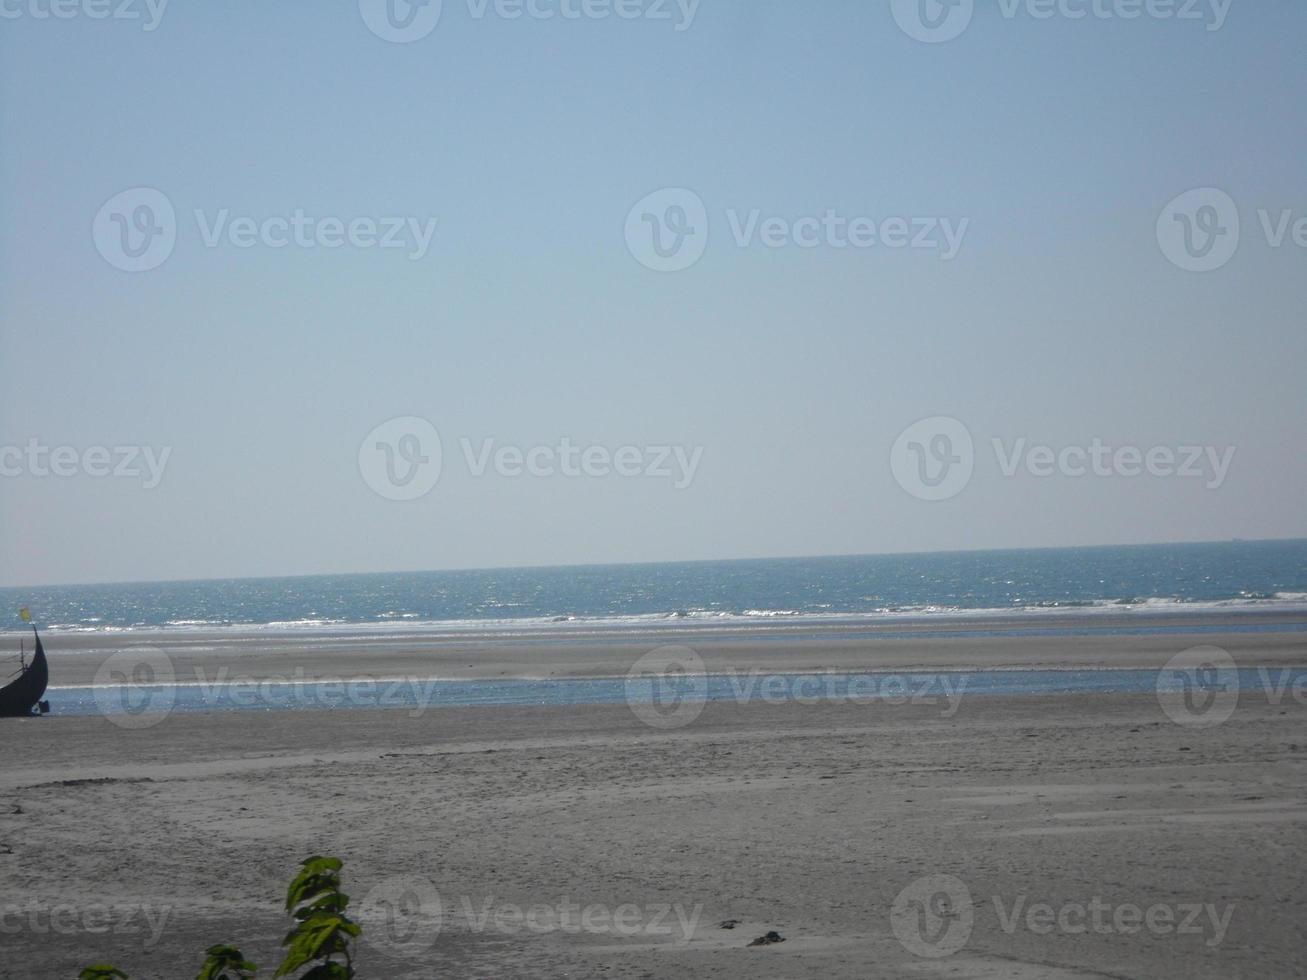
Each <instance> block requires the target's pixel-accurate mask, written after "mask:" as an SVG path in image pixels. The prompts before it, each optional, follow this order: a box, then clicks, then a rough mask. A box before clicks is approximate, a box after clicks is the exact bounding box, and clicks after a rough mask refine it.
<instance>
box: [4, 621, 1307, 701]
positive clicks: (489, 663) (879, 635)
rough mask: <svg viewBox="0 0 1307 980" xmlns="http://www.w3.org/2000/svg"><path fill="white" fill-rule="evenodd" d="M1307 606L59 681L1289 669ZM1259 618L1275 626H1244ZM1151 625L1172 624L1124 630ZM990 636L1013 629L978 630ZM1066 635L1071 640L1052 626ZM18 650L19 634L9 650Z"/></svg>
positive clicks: (518, 642)
mask: <svg viewBox="0 0 1307 980" xmlns="http://www.w3.org/2000/svg"><path fill="white" fill-rule="evenodd" d="M1304 622H1307V616H1304V615H1303V614H1289V613H1274V614H1260V615H1257V616H1255V617H1254V616H1248V615H1243V616H1228V617H1227V616H1212V615H1205V616H1200V617H1180V616H1148V617H1139V616H1119V617H1115V616H1113V617H1109V616H1106V615H1098V616H1090V617H1080V616H1061V615H1059V616H1049V617H1038V618H1036V617H1024V618H1021V619H1014V620H1002V619H987V620H983V621H979V622H978V621H975V620H972V621H950V620H941V621H938V622H923V621H921V620H917V621H914V622H912V623H887V624H880V625H872V626H868V625H839V624H831V625H828V626H822V627H820V628H817V627H814V626H812V625H811V624H803V625H794V626H791V625H787V624H784V623H776V624H768V625H766V626H757V627H720V626H712V627H669V628H664V629H657V630H650V631H646V632H644V633H641V634H632V633H613V632H611V631H602V630H585V629H575V628H570V627H567V626H560V628H558V629H548V630H544V631H536V632H533V633H530V634H529V635H514V634H509V633H500V634H495V633H488V634H478V635H477V636H476V637H469V636H468V635H467V633H466V632H463V633H449V632H440V631H435V630H401V631H394V632H384V631H367V632H365V633H362V634H360V633H358V632H354V633H350V632H348V631H342V632H336V633H333V632H329V631H328V632H305V633H302V634H296V633H294V632H286V631H283V632H276V633H272V632H262V631H249V632H241V631H233V630H208V631H189V630H186V631H182V630H176V631H158V630H155V631H151V630H140V631H132V632H124V633H115V634H108V635H105V634H52V635H49V636H47V637H46V648H47V650H48V652H49V653H50V655H51V658H52V659H51V684H54V685H58V686H84V685H87V684H91V683H93V682H95V681H96V673H97V671H98V670H99V669H100V667H101V665H102V664H104V662H105V661H106V659H107V658H108V657H110V656H111V655H113V654H114V653H117V652H120V651H124V650H151V651H156V650H157V651H162V652H163V653H165V654H166V655H167V657H168V659H169V661H170V662H171V664H172V665H173V668H174V671H175V674H176V678H177V680H179V681H196V680H204V681H209V682H212V681H213V679H214V678H215V677H216V676H217V674H218V672H219V671H221V670H223V669H224V668H225V670H226V676H232V677H241V678H252V679H255V680H262V679H265V678H286V677H292V676H297V674H298V673H302V674H303V675H304V676H307V677H308V678H324V677H330V678H338V677H339V678H358V677H377V678H380V677H386V678H390V677H412V678H436V677H438V678H442V679H450V680H480V679H495V678H504V677H534V678H540V677H611V676H621V675H623V674H625V673H626V672H627V671H628V670H629V669H630V668H631V666H632V664H634V663H635V661H636V660H637V659H638V658H639V657H641V656H642V655H644V654H647V653H649V652H650V651H651V650H654V649H656V648H658V647H659V646H663V645H676V646H688V647H690V648H691V649H692V650H694V651H695V652H696V653H697V654H698V655H699V656H700V657H702V659H703V662H704V666H705V669H707V670H708V671H711V672H725V671H732V670H734V671H748V670H760V671H792V672H816V671H823V670H830V671H835V670H839V671H856V670H903V669H909V668H911V669H923V670H932V669H941V670H943V669H950V668H956V669H968V668H974V669H982V668H994V667H1022V668H1032V669H1033V668H1058V667H1115V668H1152V669H1156V668H1158V667H1161V666H1162V665H1163V664H1164V663H1165V662H1166V661H1167V660H1168V659H1169V658H1170V657H1171V656H1173V655H1174V654H1175V653H1176V652H1177V651H1179V650H1183V649H1185V648H1186V647H1189V646H1197V645H1202V644H1215V645H1217V646H1220V647H1222V648H1224V649H1226V650H1228V651H1229V652H1230V654H1231V656H1233V657H1234V658H1235V660H1236V661H1237V662H1238V663H1239V664H1240V665H1248V666H1259V665H1284V664H1291V663H1297V662H1301V660H1302V659H1303V657H1304V655H1305V654H1307V633H1305V632H1294V631H1293V627H1294V626H1299V627H1300V626H1301V624H1303V623H1304ZM1250 623H1255V624H1256V625H1257V626H1258V627H1259V629H1260V630H1263V631H1264V632H1231V631H1230V628H1231V627H1232V626H1235V625H1245V626H1246V625H1248V624H1250ZM1140 625H1143V626H1147V627H1148V628H1150V629H1153V630H1165V632H1160V633H1153V634H1149V635H1139V634H1134V635H1129V634H1127V635H1116V633H1117V631H1120V630H1123V629H1130V628H1134V627H1137V626H1140ZM979 631H985V632H988V633H991V634H992V633H993V632H994V631H1003V632H1004V635H979ZM1049 631H1057V633H1058V634H1060V635H1048V634H1049ZM14 645H16V640H15V641H13V642H10V643H9V646H14Z"/></svg>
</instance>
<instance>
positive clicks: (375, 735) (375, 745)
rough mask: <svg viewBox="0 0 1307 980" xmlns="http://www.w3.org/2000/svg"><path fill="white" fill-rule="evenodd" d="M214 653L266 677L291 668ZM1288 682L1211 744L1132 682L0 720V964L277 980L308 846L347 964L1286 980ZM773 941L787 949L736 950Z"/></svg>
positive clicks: (992, 660)
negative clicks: (949, 696) (229, 956)
mask: <svg viewBox="0 0 1307 980" xmlns="http://www.w3.org/2000/svg"><path fill="white" fill-rule="evenodd" d="M1193 639H1194V637H1193V636H1185V635H1179V636H1168V637H1164V638H1159V637H1116V638H1111V640H1110V641H1106V642H1105V641H1104V640H1103V639H1102V638H1098V639H1082V640H1079V641H1076V640H1072V639H1065V638H1063V639H1061V640H1058V641H1056V642H1049V641H1048V640H1046V639H1043V638H1035V637H1029V638H1024V639H1023V640H1021V641H1020V642H1013V641H1012V640H1011V639H1006V640H1004V641H1003V642H1001V643H997V644H996V645H994V646H990V645H987V644H977V642H976V641H975V640H974V639H957V640H940V639H934V640H925V639H922V640H910V641H902V642H901V644H900V642H899V641H893V642H889V641H887V642H886V643H885V644H883V645H877V644H871V645H870V646H869V645H868V644H867V643H866V642H865V641H864V642H862V647H861V650H860V652H859V650H858V649H857V643H858V642H859V641H849V643H850V647H849V649H847V650H846V649H843V648H841V647H840V646H839V645H837V644H835V643H834V641H830V640H816V639H814V640H810V641H808V642H810V643H812V644H827V645H826V646H821V647H820V648H819V650H820V653H819V655H817V654H815V653H814V650H815V649H818V648H816V647H803V646H800V647H797V648H793V647H792V646H791V644H789V643H785V644H777V643H774V642H770V641H767V642H763V641H761V640H759V639H758V638H757V637H755V638H753V639H752V640H751V639H750V638H748V637H745V638H740V637H734V638H722V639H721V640H720V641H719V645H713V644H708V645H707V646H706V647H704V648H703V649H702V650H701V652H702V654H703V656H704V658H705V662H707V663H710V664H712V665H713V666H723V665H728V664H729V665H737V666H750V667H762V668H765V669H773V670H779V669H782V668H783V667H785V666H787V665H788V666H794V665H796V664H802V665H803V667H804V669H812V668H813V666H814V664H813V658H814V656H816V659H817V660H819V661H820V662H821V663H822V664H823V665H826V666H830V667H836V666H840V667H853V666H857V667H864V668H866V667H884V668H887V667H891V666H893V665H897V664H900V663H908V662H910V663H911V664H912V665H914V666H918V667H920V666H923V665H937V666H942V665H949V666H968V665H979V664H985V665H997V664H1007V665H1013V664H1020V665H1027V664H1034V663H1042V664H1048V663H1056V664H1063V665H1068V664H1073V663H1081V664H1094V663H1100V662H1110V663H1112V664H1114V665H1118V666H1119V665H1124V664H1139V665H1154V666H1156V665H1157V664H1158V663H1160V662H1161V661H1163V660H1165V659H1166V657H1167V656H1169V655H1170V654H1173V653H1175V652H1177V651H1179V650H1181V649H1184V648H1185V647H1186V646H1188V645H1191V641H1192V640H1193ZM1202 640H1203V642H1209V643H1210V642H1216V641H1220V642H1222V643H1223V644H1225V645H1226V647H1227V649H1229V650H1230V652H1231V654H1232V655H1233V656H1235V658H1236V659H1237V661H1238V662H1239V663H1240V664H1243V665H1253V664H1265V665H1272V664H1284V663H1302V662H1303V653H1304V652H1307V645H1305V644H1304V643H1303V641H1302V638H1301V635H1298V636H1294V635H1292V634H1282V635H1280V634H1257V635H1246V634H1245V635H1218V636H1216V637H1213V636H1211V635H1207V634H1204V635H1203V636H1202ZM750 643H753V645H752V646H750ZM53 645H54V644H52V646H53ZM700 646H703V645H700ZM636 648H638V644H637V645H636ZM648 648H649V647H648V644H646V645H645V646H644V647H643V649H645V650H647V649H648ZM696 648H697V649H698V648H699V647H696ZM604 650H606V652H603V651H604ZM480 652H481V654H482V659H481V660H480V661H479V663H478V667H479V669H480V670H482V671H490V672H492V673H493V672H504V671H507V672H512V673H517V672H519V671H526V672H527V673H534V672H535V671H537V670H539V669H541V664H542V663H543V662H546V661H547V663H548V665H549V666H548V668H547V669H548V670H549V671H551V672H552V671H559V672H561V671H569V670H579V669H584V670H587V671H591V672H594V673H614V672H620V670H621V669H622V667H623V664H624V663H625V662H626V660H627V656H628V653H630V652H632V651H627V650H626V649H625V647H622V648H621V649H620V650H615V649H613V648H611V647H608V648H602V649H601V650H597V649H596V648H594V647H593V646H592V645H585V646H584V647H580V646H578V647H567V646H565V645H564V646H561V647H559V646H550V647H549V648H548V649H540V648H538V647H537V648H536V649H535V650H534V652H532V651H531V650H528V649H525V648H523V649H513V650H511V651H510V652H509V653H508V654H506V655H505V656H503V657H502V658H501V659H498V660H494V659H493V658H491V657H489V656H488V655H487V654H486V651H485V650H481V651H480ZM176 655H177V656H178V657H179V659H180V661H181V662H183V663H189V661H187V660H186V659H185V658H186V656H188V655H187V654H184V653H177V654H176ZM190 655H193V656H196V657H199V656H200V655H201V654H199V653H198V652H195V653H193V654H190ZM97 656H98V655H91V654H88V655H86V656H85V657H84V658H83V657H77V656H72V657H68V658H66V659H65V660H60V661H56V663H58V665H59V669H60V670H65V669H67V664H69V663H76V662H78V661H80V660H83V659H84V660H85V661H86V666H87V669H91V667H92V665H93V664H94V662H95V660H96V658H97ZM210 656H211V655H210ZM295 656H296V657H298V658H299V660H302V661H303V663H304V664H306V665H307V666H309V667H311V668H312V669H313V670H322V671H324V672H327V673H338V674H339V673H342V672H343V671H345V670H346V669H347V668H346V665H347V664H348V663H349V662H350V659H349V658H348V657H347V656H345V655H344V654H343V653H341V652H332V651H327V652H321V653H317V654H314V653H311V652H310V651H308V650H304V651H302V652H300V653H298V654H296V655H295ZM409 658H416V659H409ZM355 659H357V658H355ZM459 659H460V655H459V654H456V653H454V652H452V651H441V652H440V653H439V654H437V653H435V652H433V651H429V650H428V651H417V652H413V653H403V654H398V655H396V656H395V657H393V658H392V657H390V656H378V657H376V658H374V660H372V661H369V667H370V668H371V669H374V670H375V671H376V672H377V673H379V674H380V673H404V672H405V671H407V670H409V669H416V665H418V664H420V665H421V668H422V669H431V670H437V671H438V672H440V673H442V674H443V673H444V672H445V671H446V670H452V669H454V668H453V665H454V664H455V663H456V662H457V661H458V660H459ZM487 661H492V662H487ZM232 662H233V663H234V664H236V665H239V667H240V669H241V670H242V671H246V672H253V671H255V670H261V669H265V668H266V669H271V668H272V667H274V666H275V667H276V668H277V669H278V670H279V671H281V672H285V671H286V670H287V663H286V662H285V659H284V655H283V656H281V657H275V658H274V657H270V656H268V655H267V654H265V653H256V654H254V655H252V656H250V657H249V658H239V659H236V660H234V661H232ZM463 662H464V663H467V662H469V661H468V660H466V659H464V660H463ZM209 666H212V660H211V659H210V661H209ZM465 669H466V668H465ZM92 673H93V670H92ZM1280 695H1281V696H1280V697H1279V698H1276V697H1274V696H1273V695H1272V694H1271V693H1265V694H1264V695H1263V696H1244V697H1241V699H1240V700H1239V703H1238V708H1237V710H1236V711H1235V712H1234V714H1233V716H1232V717H1231V718H1230V719H1229V720H1228V721H1227V722H1225V723H1224V724H1220V725H1215V726H1213V727H1192V726H1185V725H1180V724H1177V723H1175V721H1174V720H1173V719H1172V718H1170V717H1169V716H1168V715H1167V714H1166V713H1165V712H1164V711H1163V709H1162V707H1161V706H1160V705H1159V702H1158V700H1157V699H1156V697H1151V696H1144V695H1111V696H1093V695H1081V696H1074V697H1066V696H1060V695H1049V696H1034V697H1031V696H978V697H973V698H964V699H963V701H962V703H961V705H960V707H959V709H958V710H957V711H956V712H955V713H953V714H952V715H950V716H947V717H945V716H944V713H943V712H942V711H941V710H940V707H939V706H938V705H934V704H912V703H908V704H900V705H892V704H884V703H874V704H835V703H815V704H756V703H755V704H734V703H712V704H709V705H708V706H707V707H706V709H705V710H704V711H703V712H702V714H700V715H699V716H698V717H697V718H695V719H694V721H693V722H692V723H691V724H688V725H685V726H683V727H680V728H677V729H675V730H658V729H656V728H652V727H649V726H648V725H646V724H644V723H643V722H642V721H641V720H640V719H639V718H638V717H637V716H636V714H635V713H633V712H632V711H631V710H630V708H628V707H627V706H625V705H621V706H611V705H609V706H572V707H548V706H540V707H499V708H488V709H487V708H445V709H441V710H438V711H429V712H426V713H424V714H422V715H420V716H415V715H413V714H411V713H409V712H404V711H397V710H389V711H387V710H342V711H330V712H323V711H245V712H236V711H229V712H214V713H207V714H189V715H188V714H176V715H173V716H170V717H168V718H167V719H166V720H164V721H163V722H162V723H161V724H158V725H156V726H154V727H151V728H148V729H143V730H132V729H127V728H123V727H120V726H119V725H116V724H114V723H112V722H111V721H109V720H108V719H106V718H103V717H98V716H91V717H64V718H60V717H54V716H51V717H47V718H44V719H37V720H31V721H9V722H6V723H5V724H4V728H5V731H4V738H5V760H6V761H5V765H4V768H3V771H2V772H0V845H3V847H0V851H3V852H5V853H0V868H3V872H4V873H3V877H2V878H0V908H3V909H4V912H5V915H4V918H3V920H0V928H2V929H3V931H4V934H5V935H4V942H3V945H4V949H5V955H4V957H3V959H0V977H4V978H6V980H20V978H21V980H29V978H44V977H71V976H75V974H76V972H77V970H78V969H79V968H80V967H81V966H83V965H86V964H87V963H90V962H92V961H96V960H100V959H104V960H108V961H111V962H115V963H117V964H118V965H119V966H121V967H123V968H124V969H125V970H127V972H128V973H129V974H131V976H132V977H134V978H141V977H159V978H164V977H167V978H176V977H183V976H191V975H193V973H194V970H195V969H196V967H197V964H198V956H197V955H196V954H197V953H198V951H200V950H201V949H202V948H203V947H204V946H206V945H208V944H210V943H213V942H219V941H235V942H238V943H239V944H240V945H241V946H242V947H243V948H244V949H245V951H246V953H247V954H248V955H249V956H251V957H252V958H253V959H254V960H255V961H256V962H258V963H260V964H261V965H262V966H263V967H264V969H265V971H267V972H268V973H270V969H269V968H270V967H274V966H275V965H276V964H277V963H278V962H279V961H280V959H279V956H278V949H277V943H278V940H279V939H280V936H281V934H282V933H283V932H284V928H285V924H286V921H287V920H286V917H285V915H284V913H283V912H282V911H281V908H280V902H281V899H282V896H283V894H284V887H285V884H286V882H287V881H288V880H289V879H290V877H291V876H292V874H293V871H294V868H295V866H296V863H297V862H298V860H300V859H301V858H302V857H305V856H307V855H309V854H313V853H330V854H335V855H338V856H340V857H342V858H343V859H344V860H345V862H346V867H345V876H346V890H347V891H348V892H349V893H350V894H351V895H352V896H353V899H354V903H355V909H356V910H357V911H358V913H359V917H360V919H361V920H362V921H364V922H365V926H366V929H367V932H366V933H365V936H366V938H365V940H364V941H362V942H361V943H360V944H359V947H358V954H357V959H356V965H357V967H358V969H359V971H360V975H362V976H373V977H412V978H419V977H435V976H441V977H445V976H448V977H510V976H511V977H542V978H543V977H561V976H573V977H632V978H634V977H685V978H689V977H703V976H712V977H720V978H741V980H743V978H755V977H764V978H799V977H812V978H818V977H821V978H826V977H905V976H908V977H935V976H938V977H954V978H986V977H1000V976H1001V977H1007V978H1012V977H1016V978H1027V977H1028V978H1032V980H1033V978H1036V977H1040V978H1043V977H1053V978H1073V977H1105V976H1111V977H1144V976H1147V977H1174V978H1177V980H1179V978H1186V980H1187V978H1205V977H1211V978H1218V977H1219V978H1228V977H1237V976H1247V977H1253V976H1256V977H1288V976H1298V975H1302V974H1303V972H1304V970H1307V951H1304V949H1303V947H1302V943H1301V920H1302V914H1303V911H1304V907H1303V898H1302V896H1301V894H1300V891H1301V887H1300V886H1301V875H1300V873H1299V866H1300V860H1299V859H1300V856H1301V854H1302V853H1303V852H1304V848H1305V847H1307V833H1305V826H1304V825H1305V822H1307V817H1305V816H1304V815H1305V814H1307V806H1305V804H1307V724H1305V722H1307V707H1305V706H1304V705H1303V703H1302V701H1301V698H1300V697H1298V698H1296V697H1295V696H1294V695H1293V693H1292V692H1280ZM396 910H398V911H396ZM731 920H737V921H736V924H735V925H734V927H733V928H729V929H728V928H722V923H724V922H729V921H731ZM772 931H775V932H777V933H778V934H779V935H780V936H782V937H784V940H785V941H784V942H782V943H773V944H770V945H764V946H756V947H754V946H750V945H749V943H750V942H751V941H752V940H754V939H756V938H758V937H761V936H764V935H765V934H767V933H769V932H772Z"/></svg>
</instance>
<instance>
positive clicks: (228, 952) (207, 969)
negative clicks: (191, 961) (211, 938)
mask: <svg viewBox="0 0 1307 980" xmlns="http://www.w3.org/2000/svg"><path fill="white" fill-rule="evenodd" d="M205 953H207V954H208V958H207V959H206V960H205V961H204V965H203V966H201V967H200V972H199V975H198V976H197V977H196V978H195V980H248V978H250V977H252V976H254V974H255V973H256V972H258V969H259V968H258V967H257V966H256V965H255V964H253V963H251V962H250V961H249V960H247V959H246V958H245V955H244V954H243V953H242V952H241V951H240V950H239V949H237V948H236V947H235V946H231V945H226V944H219V945H217V946H210V947H209V948H208V949H206V950H205ZM228 970H230V971H232V973H231V975H229V974H228V973H227V971H228Z"/></svg>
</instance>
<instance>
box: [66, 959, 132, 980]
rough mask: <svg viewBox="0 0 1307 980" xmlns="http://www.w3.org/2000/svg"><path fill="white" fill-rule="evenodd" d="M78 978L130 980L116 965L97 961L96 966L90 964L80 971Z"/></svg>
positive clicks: (81, 979)
mask: <svg viewBox="0 0 1307 980" xmlns="http://www.w3.org/2000/svg"><path fill="white" fill-rule="evenodd" d="M77 980H128V977H127V974H125V973H123V971H122V970H120V969H118V968H117V967H116V966H107V965H105V964H104V963H97V964H96V965H95V966H88V967H87V968H86V969H85V970H83V971H82V972H81V973H79V974H78V975H77Z"/></svg>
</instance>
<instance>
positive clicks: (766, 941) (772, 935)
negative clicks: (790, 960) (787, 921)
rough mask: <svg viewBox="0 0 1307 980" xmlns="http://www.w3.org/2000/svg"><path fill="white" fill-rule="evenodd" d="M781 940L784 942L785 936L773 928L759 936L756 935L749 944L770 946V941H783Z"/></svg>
mask: <svg viewBox="0 0 1307 980" xmlns="http://www.w3.org/2000/svg"><path fill="white" fill-rule="evenodd" d="M783 942H785V937H784V936H782V935H781V934H780V933H779V932H777V931H776V930H775V929H773V930H772V931H771V932H769V933H767V935H765V936H759V937H758V938H757V939H755V940H754V941H753V942H751V943H749V945H750V946H770V945H772V943H783Z"/></svg>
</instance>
